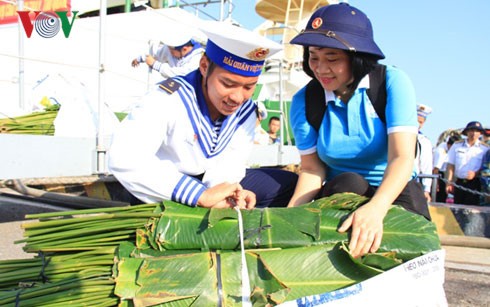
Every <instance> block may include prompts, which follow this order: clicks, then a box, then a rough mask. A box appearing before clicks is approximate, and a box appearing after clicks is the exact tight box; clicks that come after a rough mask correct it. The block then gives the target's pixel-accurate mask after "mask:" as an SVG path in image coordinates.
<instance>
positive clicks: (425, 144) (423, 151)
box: [415, 104, 432, 202]
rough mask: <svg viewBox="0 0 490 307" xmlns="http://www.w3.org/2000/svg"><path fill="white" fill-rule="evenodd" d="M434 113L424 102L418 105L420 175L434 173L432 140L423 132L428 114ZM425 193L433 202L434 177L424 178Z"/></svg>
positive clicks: (422, 180)
mask: <svg viewBox="0 0 490 307" xmlns="http://www.w3.org/2000/svg"><path fill="white" fill-rule="evenodd" d="M430 113H432V108H431V107H429V106H426V105H423V104H418V105H417V121H418V123H419V133H418V134H417V141H418V144H417V155H416V157H415V169H416V172H417V174H418V175H431V174H432V142H431V141H430V140H429V138H428V137H427V136H425V135H424V134H423V133H422V127H423V126H424V124H425V122H426V121H427V116H428V115H429V114H430ZM421 182H422V186H423V187H424V195H425V199H427V202H431V201H432V199H431V190H432V189H431V188H432V179H430V178H422V179H421Z"/></svg>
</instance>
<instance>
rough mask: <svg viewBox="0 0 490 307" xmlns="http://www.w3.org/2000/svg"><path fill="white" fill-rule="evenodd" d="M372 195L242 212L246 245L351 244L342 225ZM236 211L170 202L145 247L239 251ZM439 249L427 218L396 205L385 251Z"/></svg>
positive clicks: (141, 240) (144, 235) (387, 223)
mask: <svg viewBox="0 0 490 307" xmlns="http://www.w3.org/2000/svg"><path fill="white" fill-rule="evenodd" d="M367 200H368V199H367V198H365V197H362V196H358V195H355V194H350V193H345V194H337V195H334V196H331V197H329V198H323V199H319V200H317V201H315V202H312V203H310V204H305V205H303V206H300V207H295V208H265V209H258V210H248V211H242V212H241V214H242V215H243V223H244V235H245V237H246V240H245V248H275V247H277V248H292V247H304V246H313V245H323V244H336V243H338V242H346V241H347V240H348V233H339V232H338V231H337V228H338V227H339V226H340V224H341V222H342V221H343V220H344V219H345V218H346V217H347V216H348V215H349V214H350V212H351V211H352V210H354V209H356V208H357V207H359V206H360V205H362V204H364V203H365V202H366V201H367ZM237 219H238V216H237V212H236V211H235V210H207V209H204V208H190V207H183V206H181V205H178V204H175V203H166V205H165V212H164V214H163V215H162V216H161V217H160V218H158V219H155V220H153V221H151V222H150V223H148V224H147V227H146V228H145V229H140V230H139V231H138V234H137V244H138V246H139V247H140V248H145V247H151V248H154V249H157V250H185V249H191V250H236V249H237V248H238V247H239V244H240V242H239V233H238V220H237ZM437 249H440V242H439V237H438V235H437V229H436V227H435V225H434V224H433V223H430V222H428V221H427V220H426V219H425V218H424V217H422V216H420V215H416V214H413V213H411V212H408V211H406V210H404V209H403V208H401V207H399V206H392V208H391V209H390V210H389V212H388V214H387V216H386V217H385V219H384V232H383V241H382V243H381V247H380V249H379V251H380V252H393V253H396V256H397V257H398V258H400V259H402V260H410V259H413V258H415V257H417V256H420V255H422V254H425V253H427V252H430V251H433V250H437Z"/></svg>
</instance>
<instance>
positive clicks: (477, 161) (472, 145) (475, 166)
mask: <svg viewBox="0 0 490 307" xmlns="http://www.w3.org/2000/svg"><path fill="white" fill-rule="evenodd" d="M483 133H485V130H484V129H483V127H482V125H481V123H480V122H478V121H472V122H469V123H468V124H467V125H466V127H465V128H464V130H463V132H462V134H463V135H465V136H466V140H464V141H459V142H456V143H454V144H453V146H451V148H450V149H449V151H448V153H447V156H448V158H447V167H446V176H447V177H446V179H447V184H446V192H447V193H451V194H453V195H454V203H455V204H463V205H479V204H480V196H479V195H478V194H475V193H471V192H468V191H465V190H463V189H460V188H457V187H455V186H454V185H453V183H456V184H457V185H459V186H461V187H464V188H466V189H468V190H472V191H476V192H481V181H480V178H479V177H480V171H481V167H482V160H483V157H484V156H485V154H486V152H487V151H488V145H487V144H485V143H482V142H481V141H480V137H481V135H482V134H483Z"/></svg>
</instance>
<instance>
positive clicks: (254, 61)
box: [108, 22, 297, 208]
mask: <svg viewBox="0 0 490 307" xmlns="http://www.w3.org/2000/svg"><path fill="white" fill-rule="evenodd" d="M202 30H203V32H204V33H205V34H206V35H207V36H208V42H207V46H206V52H205V54H204V55H203V56H202V58H201V59H200V63H199V68H198V69H197V70H195V71H193V72H191V73H189V74H188V75H185V76H180V77H175V78H172V79H167V80H165V81H163V82H161V83H160V84H159V86H158V88H157V89H156V90H154V91H151V92H149V93H148V94H147V95H146V97H145V98H144V99H143V101H142V102H141V103H140V104H138V105H137V106H136V107H135V109H134V110H132V112H131V113H130V114H129V115H128V116H127V118H126V119H125V120H124V121H123V122H122V123H121V126H120V130H118V131H117V132H116V133H115V134H114V136H113V140H112V146H111V148H110V150H109V153H108V166H109V170H110V171H111V172H112V173H113V174H114V176H115V177H116V178H117V179H118V180H119V182H120V183H121V184H122V185H123V186H124V187H125V188H126V189H127V190H128V191H129V192H131V193H132V194H133V195H134V196H136V197H137V198H138V199H139V200H141V201H143V202H146V203H152V202H159V201H161V200H173V201H176V202H179V203H183V204H187V205H189V206H202V207H208V208H211V207H212V208H228V207H233V206H235V205H238V206H239V207H240V208H253V207H254V206H256V205H257V207H266V206H286V205H287V203H288V201H289V198H290V197H291V195H292V194H293V191H294V187H295V185H296V181H297V175H296V174H295V173H292V172H288V171H282V170H278V169H264V168H255V169H246V163H247V160H248V157H249V154H250V152H251V150H252V148H253V138H254V130H255V123H256V120H257V116H256V112H255V109H256V107H257V106H256V104H255V103H254V102H253V101H252V100H251V99H250V98H251V96H252V94H253V92H254V89H255V86H256V84H257V82H258V78H259V75H260V73H261V71H262V68H263V64H264V61H265V59H266V57H268V56H270V55H272V54H274V53H276V52H278V51H279V50H280V49H281V48H282V46H281V45H279V44H277V43H275V42H273V41H271V40H269V39H266V38H264V37H262V36H260V35H258V34H255V33H253V32H251V31H248V30H245V29H243V28H238V27H236V26H233V25H231V24H228V23H223V22H209V23H207V27H206V28H204V29H202Z"/></svg>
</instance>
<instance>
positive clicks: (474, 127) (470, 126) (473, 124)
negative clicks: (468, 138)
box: [462, 121, 485, 135]
mask: <svg viewBox="0 0 490 307" xmlns="http://www.w3.org/2000/svg"><path fill="white" fill-rule="evenodd" d="M468 130H478V131H480V132H481V133H485V129H483V126H482V125H481V123H480V122H477V121H472V122H469V123H468V124H467V125H466V128H464V130H463V132H462V134H463V135H466V134H467V133H468Z"/></svg>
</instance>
